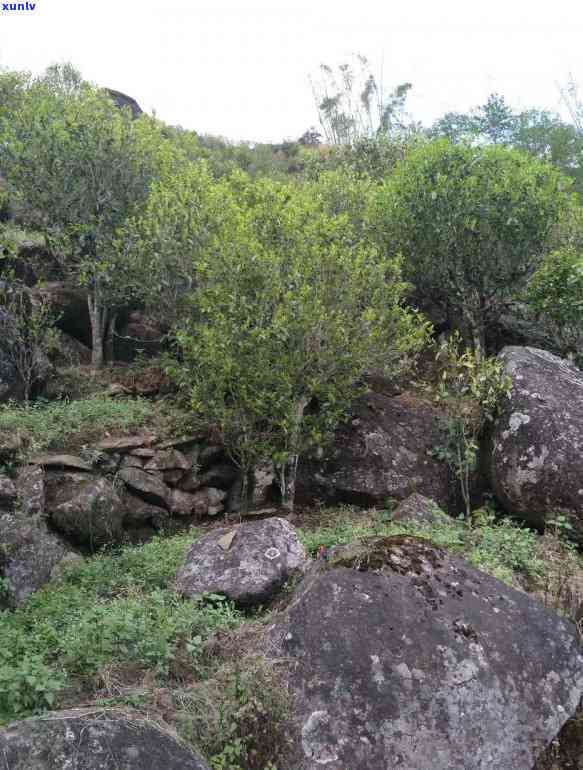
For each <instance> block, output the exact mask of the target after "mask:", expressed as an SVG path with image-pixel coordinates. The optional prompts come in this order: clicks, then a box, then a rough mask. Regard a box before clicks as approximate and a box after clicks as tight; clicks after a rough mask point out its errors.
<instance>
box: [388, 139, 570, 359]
mask: <svg viewBox="0 0 583 770" xmlns="http://www.w3.org/2000/svg"><path fill="white" fill-rule="evenodd" d="M568 189H569V182H568V180H566V179H565V178H563V177H561V175H560V174H559V173H558V172H557V171H556V170H555V169H553V168H552V167H551V166H550V165H547V164H544V163H541V162H539V161H536V160H533V159H532V158H530V157H529V156H527V155H525V154H523V153H520V152H517V151H514V150H508V149H505V148H503V147H470V146H466V145H461V144H460V145H451V144H450V143H449V142H448V141H447V140H440V141H436V142H432V143H431V144H427V145H424V146H423V145H422V146H420V147H419V148H417V149H415V150H413V151H412V152H410V153H409V154H408V155H407V157H406V158H405V160H404V162H403V163H401V164H400V165H399V166H398V168H397V170H396V172H395V173H394V175H393V176H392V177H391V178H389V179H388V180H387V181H386V183H385V184H384V185H383V187H382V188H381V190H380V192H379V194H378V197H377V201H376V206H375V209H374V215H373V218H374V220H375V224H376V228H377V232H378V235H379V238H380V240H381V242H382V243H384V244H385V246H386V247H387V248H389V249H390V250H392V251H400V252H402V254H403V256H404V257H405V267H406V269H407V270H408V271H409V273H408V274H409V276H410V277H411V279H412V281H413V283H415V285H416V286H417V287H418V288H419V289H421V290H422V291H423V292H425V293H426V294H428V295H429V296H431V298H432V300H433V301H436V302H440V301H441V302H442V303H443V304H444V305H445V304H447V305H448V306H449V307H450V308H451V309H453V311H454V312H455V313H457V314H459V315H460V316H461V317H462V318H463V321H464V324H465V327H466V328H467V330H468V332H469V334H470V335H471V338H472V340H473V343H474V346H475V349H476V351H477V352H478V353H479V354H481V353H483V351H484V340H485V331H486V325H487V324H488V323H491V322H492V321H494V320H496V319H497V317H498V315H499V314H500V312H501V309H502V306H503V302H504V300H506V299H507V298H508V297H509V296H512V295H513V294H514V293H515V292H516V291H517V290H518V289H519V288H520V287H521V286H522V285H523V284H524V282H525V281H526V280H527V278H528V277H529V276H530V275H531V273H532V271H533V269H534V268H535V267H536V265H537V264H538V262H539V261H540V259H541V257H542V254H543V252H544V249H545V246H546V243H547V241H548V238H549V235H550V233H551V229H552V227H553V226H554V225H555V224H556V223H557V221H558V219H559V216H560V214H561V212H562V211H564V210H565V209H566V207H567V205H568V202H569V194H568Z"/></svg>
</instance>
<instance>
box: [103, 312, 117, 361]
mask: <svg viewBox="0 0 583 770" xmlns="http://www.w3.org/2000/svg"><path fill="white" fill-rule="evenodd" d="M116 322H117V313H112V314H111V315H110V317H109V319H108V321H107V334H106V335H105V356H106V360H107V361H108V362H109V363H111V362H112V361H115V324H116Z"/></svg>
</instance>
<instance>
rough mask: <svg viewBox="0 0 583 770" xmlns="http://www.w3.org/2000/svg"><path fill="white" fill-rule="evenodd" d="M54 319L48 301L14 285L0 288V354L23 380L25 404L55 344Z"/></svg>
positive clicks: (55, 318) (46, 368) (42, 374)
mask: <svg viewBox="0 0 583 770" xmlns="http://www.w3.org/2000/svg"><path fill="white" fill-rule="evenodd" d="M56 320H57V317H56V315H55V313H54V312H53V310H52V308H51V306H50V303H49V301H48V300H46V299H43V298H42V297H41V298H36V299H33V298H32V297H31V296H30V294H29V293H28V292H27V291H26V290H25V289H23V288H22V287H18V286H17V285H16V284H9V285H6V286H5V287H4V288H1V287H0V340H2V343H0V344H1V345H2V354H3V357H4V359H5V360H6V361H8V362H9V363H10V364H11V365H12V366H13V367H14V370H15V372H16V374H17V376H18V379H19V380H20V382H21V383H22V386H23V390H24V401H25V403H26V404H28V403H29V401H30V397H31V394H32V390H33V387H34V386H35V384H36V383H37V382H40V381H42V380H43V379H44V378H45V376H46V374H47V372H48V369H49V361H48V355H49V353H50V352H51V350H52V349H53V348H54V346H55V344H56V331H55V329H54V324H55V322H56Z"/></svg>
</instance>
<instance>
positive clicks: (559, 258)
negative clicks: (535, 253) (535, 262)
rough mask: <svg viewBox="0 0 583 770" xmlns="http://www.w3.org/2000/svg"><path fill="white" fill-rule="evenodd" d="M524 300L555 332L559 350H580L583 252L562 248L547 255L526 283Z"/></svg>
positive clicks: (581, 336) (582, 327)
mask: <svg viewBox="0 0 583 770" xmlns="http://www.w3.org/2000/svg"><path fill="white" fill-rule="evenodd" d="M526 299H527V302H528V303H529V305H530V307H531V308H532V309H533V310H534V312H535V313H536V314H537V315H538V316H539V317H541V318H542V319H543V320H544V321H545V322H546V323H547V325H548V326H550V328H551V330H552V332H553V333H554V334H555V335H556V337H557V339H558V340H559V343H560V346H561V353H562V354H563V355H567V356H573V355H577V354H579V355H580V353H581V342H582V340H583V254H581V252H580V251H576V250H575V249H573V248H563V249H558V250H556V251H552V252H551V253H550V254H547V256H546V257H545V259H544V261H543V263H542V264H541V266H540V267H539V268H538V270H537V271H536V273H535V274H534V275H533V277H532V280H531V281H530V283H529V285H528V290H527V292H526Z"/></svg>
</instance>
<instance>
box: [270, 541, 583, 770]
mask: <svg viewBox="0 0 583 770" xmlns="http://www.w3.org/2000/svg"><path fill="white" fill-rule="evenodd" d="M367 554H368V556H367ZM340 564H343V565H344V566H336V565H340ZM267 637H268V640H269V642H270V643H271V644H272V645H273V647H272V653H271V654H273V655H274V656H275V657H278V658H279V657H281V659H287V660H290V661H291V666H290V673H289V677H290V684H291V687H292V692H293V693H294V694H295V698H296V700H295V703H296V705H295V717H296V720H297V725H298V738H297V742H296V749H297V755H298V756H297V757H295V759H296V764H295V765H294V766H296V767H300V766H301V767H302V768H303V769H304V770H317V769H318V768H321V767H323V766H325V767H326V768H328V770H346V768H350V770H371V768H392V767H395V768H397V767H403V768H407V770H428V769H429V768H431V770H452V768H460V770H461V768H463V769H464V770H532V767H533V765H534V763H535V760H536V759H537V757H538V756H539V754H540V753H541V751H542V750H543V749H544V748H545V747H546V746H547V745H548V744H549V743H550V742H551V741H552V739H553V738H554V737H555V736H556V735H557V733H558V732H559V730H560V729H561V727H562V726H563V724H564V723H565V722H566V720H567V719H568V718H569V717H570V716H571V715H573V714H574V713H575V711H576V709H577V705H578V703H579V699H580V697H581V691H582V688H583V656H582V654H581V648H580V644H579V640H578V637H577V633H576V629H575V627H574V626H573V625H572V624H570V623H568V622H567V621H565V620H562V619H561V618H559V617H558V616H557V615H555V614H554V613H552V612H549V611H547V610H546V609H544V608H543V607H542V606H541V605H540V604H539V603H538V602H536V601H535V600H534V599H531V598H530V597H529V596H527V595H526V594H523V593H519V592H517V591H515V590H513V589H511V588H509V587H508V586H506V585H504V584H503V583H500V582H499V581H497V580H496V579H494V578H492V577H490V576H488V575H486V574H483V573H481V572H478V571H477V570H476V569H474V568H473V567H471V566H470V565H469V564H468V563H466V562H464V561H463V560H462V559H459V558H456V557H454V556H451V555H448V554H447V552H445V551H443V550H442V549H440V548H437V547H435V546H433V545H432V544H431V543H429V542H428V541H426V540H422V539H420V538H411V537H393V538H385V539H382V538H377V539H373V540H371V541H368V542H365V543H360V544H356V547H354V546H353V547H347V548H346V549H345V551H344V553H343V552H342V549H335V555H334V562H333V563H330V562H328V563H324V562H318V563H317V565H315V566H314V567H312V569H311V571H310V573H309V574H308V576H307V577H306V579H305V580H304V583H303V584H302V586H301V587H300V588H299V590H298V592H297V594H296V596H295V597H294V599H293V600H292V602H291V604H290V605H289V606H288V608H287V609H286V610H285V611H283V612H282V613H281V614H280V615H279V617H276V619H275V622H274V623H273V624H272V626H271V627H270V628H269V629H268V631H267Z"/></svg>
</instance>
